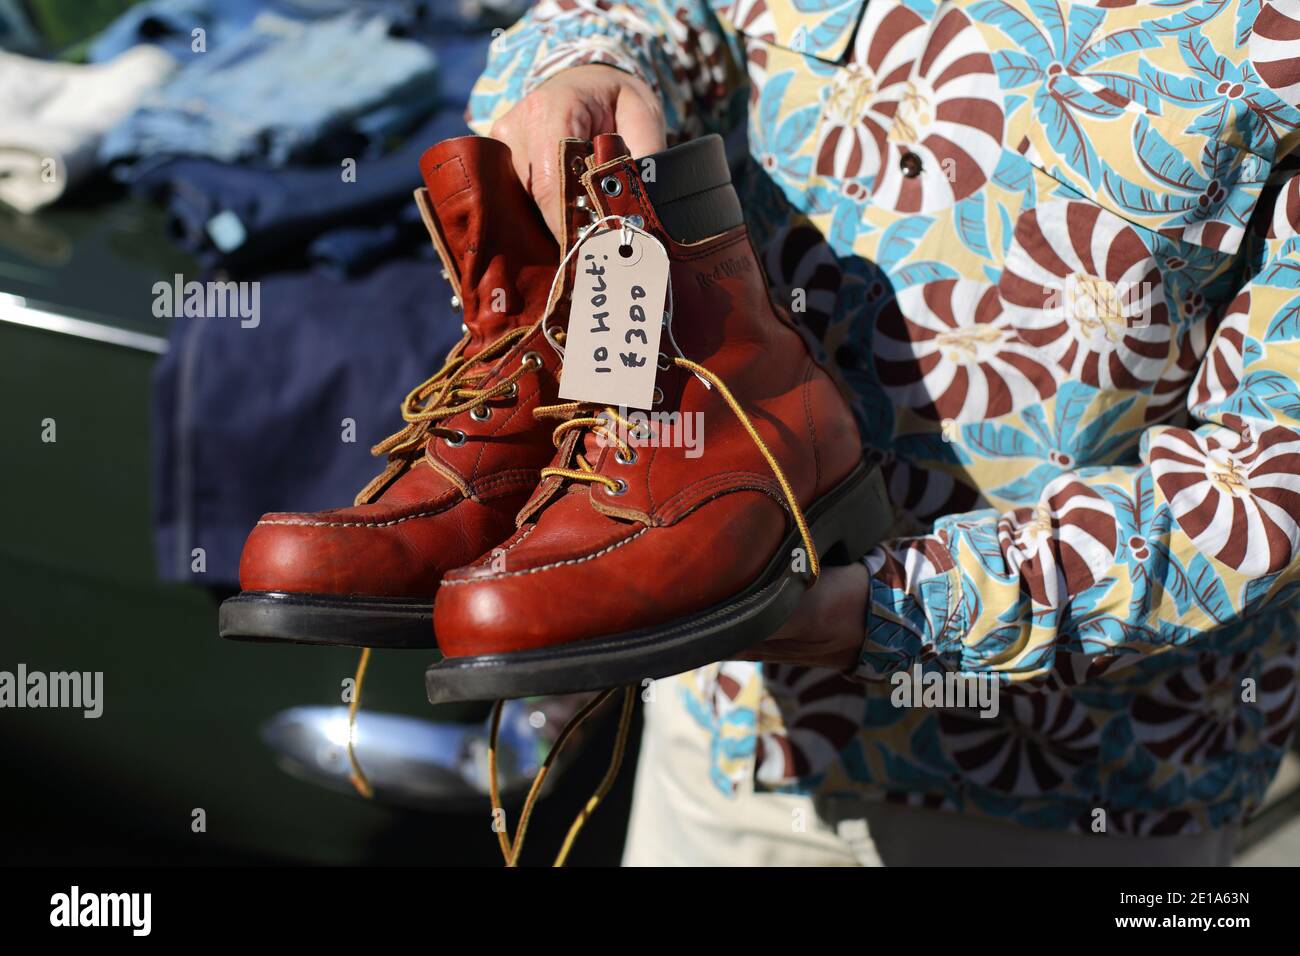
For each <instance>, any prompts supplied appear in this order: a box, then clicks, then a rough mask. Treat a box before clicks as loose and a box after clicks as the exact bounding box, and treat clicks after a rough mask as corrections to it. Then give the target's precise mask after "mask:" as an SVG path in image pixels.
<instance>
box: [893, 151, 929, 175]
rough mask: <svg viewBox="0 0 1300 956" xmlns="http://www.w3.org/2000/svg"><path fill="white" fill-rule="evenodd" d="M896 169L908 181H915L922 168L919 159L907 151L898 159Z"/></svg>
mask: <svg viewBox="0 0 1300 956" xmlns="http://www.w3.org/2000/svg"><path fill="white" fill-rule="evenodd" d="M898 168H899V169H900V170H902V172H903V175H904V176H906V177H907V178H908V179H915V178H916V177H917V176H920V175H921V169H922V168H923V166H922V163H921V157H920V156H918V155H916V153H914V152H912V151H911V150H910V149H909V150H907V151H906V152H904V153H903V155H902V156H901V157H899V160H898Z"/></svg>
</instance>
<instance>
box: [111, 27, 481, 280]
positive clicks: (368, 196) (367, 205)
mask: <svg viewBox="0 0 1300 956" xmlns="http://www.w3.org/2000/svg"><path fill="white" fill-rule="evenodd" d="M490 41H491V36H490V35H489V34H487V33H484V32H479V33H461V34H449V35H447V36H445V37H443V38H442V39H439V40H437V41H435V42H434V51H435V53H436V54H437V56H438V60H439V72H440V75H441V77H442V79H441V81H440V83H439V89H440V91H441V93H440V97H439V103H438V105H437V107H436V111H435V113H434V114H433V116H432V117H431V118H429V119H428V120H426V121H425V122H424V123H422V124H421V125H420V126H419V127H417V128H416V130H415V131H414V132H412V133H411V134H409V135H408V136H407V137H406V139H405V140H404V141H403V144H402V145H401V146H399V147H398V148H397V149H395V150H393V151H392V152H390V153H388V154H386V155H384V156H378V157H361V158H359V159H358V160H357V164H356V168H355V179H354V180H345V178H344V176H343V175H342V173H343V170H342V168H341V166H340V165H337V164H332V165H328V166H315V167H311V166H297V165H293V166H286V167H283V168H280V169H266V168H259V167H251V166H238V165H233V164H228V163H221V162H216V161H214V160H210V159H202V158H197V157H163V158H162V159H161V160H159V161H145V162H142V163H139V164H137V165H136V166H135V167H134V169H133V171H132V173H131V176H132V180H133V189H134V190H135V191H136V192H137V193H139V194H142V195H144V196H146V197H148V198H151V199H153V200H155V201H158V202H160V203H162V204H163V205H164V206H166V207H167V210H168V218H169V221H170V226H171V233H172V238H173V240H174V241H175V242H176V243H177V244H178V245H180V246H182V247H183V248H184V249H186V251H188V252H190V253H192V254H193V255H194V256H195V257H196V258H197V259H198V261H199V262H200V263H201V264H202V265H203V266H204V267H205V268H207V269H214V268H222V269H226V270H228V271H231V272H240V273H244V272H253V271H256V272H264V271H267V270H268V269H271V268H274V267H276V266H278V265H281V264H284V263H287V262H292V263H294V264H297V262H298V261H299V260H301V259H303V258H304V257H305V258H306V259H307V260H308V261H311V262H314V263H316V264H318V265H320V266H321V267H322V268H324V269H326V270H327V271H329V272H331V273H333V274H335V275H350V274H354V273H356V272H359V271H361V270H364V269H366V268H369V267H370V266H371V265H373V264H374V263H375V262H377V261H378V260H379V259H381V258H382V257H383V256H385V255H387V254H391V253H393V252H395V251H397V250H399V249H401V248H403V247H405V246H407V245H409V244H410V242H411V241H412V240H416V239H419V238H421V237H422V236H423V235H424V230H423V227H422V226H421V224H420V220H419V215H418V213H417V212H416V209H415V205H414V204H413V203H412V202H411V193H412V191H413V190H414V189H415V188H416V187H417V186H419V185H420V181H421V180H420V171H419V167H418V160H419V157H420V154H421V153H422V152H423V151H424V150H425V149H427V148H428V147H429V146H430V145H431V144H432V143H437V142H440V141H442V140H444V139H449V138H451V137H453V136H462V135H464V134H465V133H466V132H467V127H466V125H465V120H464V118H463V116H462V109H463V105H464V103H465V101H466V99H467V98H468V96H469V87H470V85H471V84H472V82H473V79H474V77H475V76H477V75H478V73H479V72H480V70H481V69H482V66H483V63H484V61H485V59H486V57H487V48H488V44H489V43H490Z"/></svg>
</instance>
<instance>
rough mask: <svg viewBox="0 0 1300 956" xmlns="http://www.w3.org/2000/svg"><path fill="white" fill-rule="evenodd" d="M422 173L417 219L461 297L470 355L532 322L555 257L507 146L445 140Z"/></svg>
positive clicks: (429, 153)
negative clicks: (422, 222) (421, 220)
mask: <svg viewBox="0 0 1300 956" xmlns="http://www.w3.org/2000/svg"><path fill="white" fill-rule="evenodd" d="M420 173H421V175H422V176H423V177H424V185H425V195H424V197H422V198H420V199H419V202H420V207H421V213H422V214H423V215H424V219H425V224H426V225H427V226H428V227H429V233H430V235H431V237H432V238H433V243H434V247H435V248H437V250H438V254H439V256H440V257H441V258H442V260H443V265H444V266H445V267H446V269H447V271H448V273H449V278H450V279H451V281H452V284H453V286H454V287H455V289H456V290H457V294H458V295H459V298H460V301H461V306H462V308H463V310H464V312H463V314H464V322H465V326H466V328H467V329H468V331H469V333H470V340H469V343H468V344H467V346H466V353H467V354H470V355H472V354H474V353H475V352H477V351H479V350H480V349H482V348H483V346H485V345H487V344H488V343H490V342H492V341H493V340H494V339H496V338H498V337H499V336H501V335H502V334H504V333H506V332H508V331H510V330H511V329H513V328H519V327H521V326H526V325H529V324H531V322H533V321H535V320H536V318H537V315H538V314H540V310H541V308H542V305H543V304H544V303H545V301H546V293H547V290H548V289H549V288H550V284H551V279H552V278H553V277H554V275H555V269H556V267H557V265H558V263H559V253H558V251H557V248H556V244H555V239H554V238H553V237H552V236H551V233H550V230H549V229H547V228H546V223H545V221H544V220H543V219H542V215H541V213H540V212H539V211H538V209H537V205H536V204H535V203H534V202H533V200H532V197H531V196H529V195H528V193H527V191H525V189H524V187H523V185H522V184H521V183H520V182H519V177H518V176H517V175H516V174H515V169H514V165H513V164H512V162H511V159H510V148H509V147H508V146H506V145H505V144H504V143H502V142H500V141H498V140H495V139H489V138H487V137H484V136H460V137H457V138H456V139H449V140H444V141H443V142H441V143H438V144H437V145H436V146H433V147H430V148H429V149H428V150H426V151H425V153H424V155H423V156H421V157H420Z"/></svg>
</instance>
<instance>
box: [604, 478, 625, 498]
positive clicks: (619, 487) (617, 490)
mask: <svg viewBox="0 0 1300 956" xmlns="http://www.w3.org/2000/svg"><path fill="white" fill-rule="evenodd" d="M605 491H606V492H608V494H609V496H610V497H611V498H618V497H620V496H622V495H625V494H627V482H626V481H624V480H623V479H622V478H615V479H614V487H613V488H612V489H611V488H610V487H609V486H608V485H606V486H605Z"/></svg>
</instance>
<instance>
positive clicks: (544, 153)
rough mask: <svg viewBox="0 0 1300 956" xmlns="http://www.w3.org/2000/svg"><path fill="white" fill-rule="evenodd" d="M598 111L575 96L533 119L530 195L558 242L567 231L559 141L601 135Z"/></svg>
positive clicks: (530, 149)
mask: <svg viewBox="0 0 1300 956" xmlns="http://www.w3.org/2000/svg"><path fill="white" fill-rule="evenodd" d="M597 112H603V111H596V110H593V109H592V108H591V106H590V105H589V104H588V103H586V102H585V101H583V100H581V99H578V98H576V97H575V98H573V99H566V100H565V101H561V102H559V103H554V102H552V103H548V104H545V108H542V109H539V110H538V111H537V112H535V113H534V114H533V115H532V116H531V117H530V119H532V121H533V122H532V125H531V127H530V129H529V135H528V149H529V163H530V165H531V175H532V185H531V192H532V194H533V199H535V200H536V201H537V205H538V206H539V207H540V208H541V210H542V217H543V218H544V219H545V220H546V224H547V225H548V226H550V228H551V232H552V233H554V234H555V238H556V239H557V240H558V239H560V238H561V236H562V233H563V228H564V227H563V222H564V209H563V207H562V205H561V200H562V196H561V184H562V181H563V176H564V171H563V170H562V169H561V168H560V141H561V140H564V139H590V138H591V137H592V136H593V135H595V134H596V133H597V132H601V128H600V127H601V124H602V122H603V120H602V119H601V117H599V116H597V115H595V114H596V113H597Z"/></svg>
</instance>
